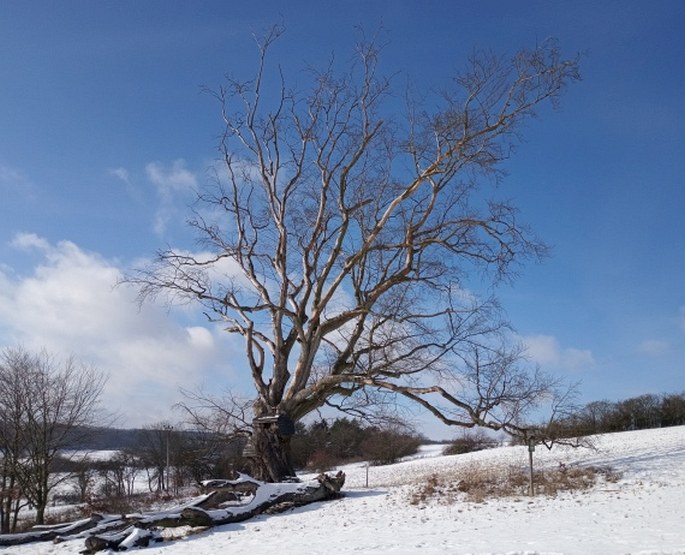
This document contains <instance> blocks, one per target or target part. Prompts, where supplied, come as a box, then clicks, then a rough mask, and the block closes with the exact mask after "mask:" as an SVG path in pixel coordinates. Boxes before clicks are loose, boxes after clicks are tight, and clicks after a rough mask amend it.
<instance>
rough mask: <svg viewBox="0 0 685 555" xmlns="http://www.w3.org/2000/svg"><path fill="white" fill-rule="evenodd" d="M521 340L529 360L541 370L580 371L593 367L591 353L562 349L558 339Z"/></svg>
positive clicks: (583, 350) (534, 337)
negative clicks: (547, 368)
mask: <svg viewBox="0 0 685 555" xmlns="http://www.w3.org/2000/svg"><path fill="white" fill-rule="evenodd" d="M522 340H523V343H524V345H525V346H526V352H527V354H528V356H529V357H530V359H531V360H532V361H533V362H536V363H537V364H539V365H540V366H541V367H543V369H544V368H545V367H551V368H556V369H562V370H582V369H585V368H589V367H592V366H594V365H595V359H594V356H593V355H592V351H590V350H587V349H576V348H574V347H562V346H561V345H560V344H559V341H558V339H557V338H556V337H553V336H551V335H533V336H527V337H523V338H522Z"/></svg>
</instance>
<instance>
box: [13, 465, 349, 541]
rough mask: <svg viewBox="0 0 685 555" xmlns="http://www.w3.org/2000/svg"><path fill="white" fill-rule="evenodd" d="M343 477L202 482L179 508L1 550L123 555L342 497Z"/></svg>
mask: <svg viewBox="0 0 685 555" xmlns="http://www.w3.org/2000/svg"><path fill="white" fill-rule="evenodd" d="M344 483H345V474H344V473H343V472H338V473H337V474H335V475H333V476H331V475H328V474H321V475H319V476H318V477H317V478H316V480H313V481H311V482H298V483H290V482H288V483H278V484H272V483H266V482H260V481H258V480H254V479H252V478H250V477H249V476H245V475H240V476H239V477H238V478H237V479H236V480H212V481H211V482H205V483H204V484H203V488H204V489H205V491H206V490H209V489H210V488H211V490H210V491H207V492H206V493H205V494H204V495H202V496H200V497H197V498H195V499H193V500H191V501H189V502H187V503H185V504H184V505H181V506H180V507H176V508H173V509H170V510H167V511H160V512H150V513H142V514H135V515H127V516H120V515H99V514H96V515H93V516H92V517H91V518H89V519H84V520H80V521H77V522H72V523H68V524H62V525H56V526H50V527H37V528H35V529H34V530H32V531H31V532H27V533H24V534H11V535H5V536H0V546H10V545H19V544H23V543H32V542H39V541H56V542H57V541H65V540H71V539H75V538H84V540H85V550H84V551H82V553H84V554H93V553H97V552H99V551H104V550H111V551H124V550H128V549H131V548H134V547H143V546H147V545H149V543H150V542H156V541H162V538H161V533H160V530H161V529H163V528H173V527H179V526H189V527H191V528H211V527H213V526H219V525H222V524H229V523H234V522H243V521H245V520H248V519H250V518H252V517H254V516H256V515H258V514H263V513H268V514H273V513H278V512H283V511H286V510H288V509H291V508H293V507H301V506H303V505H308V504H310V503H315V502H318V501H324V500H327V499H335V498H338V497H340V496H341V493H340V490H341V488H342V487H343V485H344Z"/></svg>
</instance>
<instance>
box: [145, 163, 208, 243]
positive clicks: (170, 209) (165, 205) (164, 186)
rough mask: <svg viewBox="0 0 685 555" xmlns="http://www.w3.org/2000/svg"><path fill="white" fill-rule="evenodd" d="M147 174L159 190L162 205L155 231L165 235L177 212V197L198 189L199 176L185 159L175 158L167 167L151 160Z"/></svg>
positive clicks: (146, 170) (156, 220)
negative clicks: (190, 168)
mask: <svg viewBox="0 0 685 555" xmlns="http://www.w3.org/2000/svg"><path fill="white" fill-rule="evenodd" d="M145 174H146V175H147V178H148V180H149V181H150V183H152V185H154V187H155V189H156V190H157V195H158V197H159V201H160V205H159V208H158V209H157V212H156V214H155V222H154V231H155V233H156V234H157V235H160V236H161V235H164V233H165V232H166V230H167V226H168V225H169V222H170V220H171V219H172V218H173V217H174V215H175V214H176V213H177V209H176V200H177V197H181V198H185V194H187V193H189V192H192V191H196V190H197V185H198V184H197V178H196V177H195V174H193V173H192V172H191V171H190V170H188V168H187V167H186V163H185V160H182V159H178V160H175V161H174V162H173V163H172V164H171V167H168V168H166V167H165V166H164V165H163V164H162V163H160V162H150V163H149V164H148V165H147V166H145Z"/></svg>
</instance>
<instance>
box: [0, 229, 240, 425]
mask: <svg viewBox="0 0 685 555" xmlns="http://www.w3.org/2000/svg"><path fill="white" fill-rule="evenodd" d="M12 245H14V246H15V247H16V248H19V249H22V250H27V249H34V250H37V251H38V252H39V253H40V254H41V255H42V258H41V261H40V263H39V264H38V265H37V266H36V267H35V268H34V269H33V272H32V273H31V275H29V276H28V277H22V278H19V277H16V276H15V275H14V274H13V273H11V272H3V271H2V269H0V345H2V346H5V345H13V344H22V345H24V346H26V347H27V348H29V349H40V348H43V347H45V348H46V349H48V350H49V351H51V352H53V353H55V354H57V355H67V354H72V353H73V354H76V355H77V356H79V357H80V358H81V359H83V360H84V361H86V362H88V363H90V364H93V365H95V366H97V367H99V368H101V369H102V370H104V371H106V372H108V373H109V375H110V379H109V383H108V385H107V391H106V395H107V402H108V404H109V403H114V406H110V408H111V409H112V410H117V409H119V408H120V407H121V408H125V409H126V412H127V414H129V415H130V418H129V421H128V422H127V424H140V423H144V422H151V421H154V420H159V419H162V418H165V417H167V416H168V411H169V408H170V407H171V405H173V403H175V402H176V401H178V400H179V398H178V387H179V386H183V387H186V388H192V387H194V386H195V385H197V384H199V383H201V382H203V381H206V380H207V379H209V377H210V376H211V379H212V380H216V376H221V375H223V377H224V378H223V379H224V380H225V379H226V378H228V379H230V378H231V367H230V366H229V365H228V364H227V363H226V361H230V360H236V359H237V357H235V355H233V356H232V352H233V351H232V349H233V347H232V345H233V343H232V342H231V340H230V339H229V338H227V337H226V334H225V333H223V332H222V331H221V330H219V329H218V328H213V327H206V326H205V325H202V324H201V323H200V322H201V321H200V322H190V323H189V325H181V324H180V323H178V321H176V320H174V318H172V317H170V315H169V312H168V310H167V309H166V308H164V307H160V306H155V305H150V304H148V305H145V306H143V307H142V308H140V309H139V308H138V306H137V304H136V303H135V293H136V292H135V291H133V290H131V289H130V288H128V287H125V286H118V287H117V286H115V285H116V284H117V283H118V282H119V281H120V279H121V278H122V271H121V270H120V268H119V267H117V265H116V264H114V263H113V262H111V261H109V260H106V259H104V258H102V257H101V256H99V255H98V254H96V253H92V252H86V251H84V250H83V249H81V248H80V247H79V246H78V245H76V244H74V243H72V242H69V241H62V242H59V243H57V244H51V243H49V242H48V241H46V240H45V239H43V238H41V237H38V236H36V235H33V234H21V235H17V236H16V237H15V238H14V240H13V241H12ZM172 316H173V314H172ZM188 318H189V315H188V314H184V319H185V320H188ZM224 383H228V382H227V381H224ZM218 387H219V386H218Z"/></svg>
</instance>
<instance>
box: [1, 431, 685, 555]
mask: <svg viewBox="0 0 685 555" xmlns="http://www.w3.org/2000/svg"><path fill="white" fill-rule="evenodd" d="M595 447H596V449H594V450H587V449H576V450H573V449H566V448H556V447H555V448H554V449H553V450H552V451H547V450H546V449H544V448H542V449H541V448H538V449H537V451H536V452H535V462H536V466H537V467H538V468H541V467H544V466H548V467H555V466H558V465H559V463H563V464H565V465H575V464H581V465H601V466H611V467H612V468H614V469H615V470H617V471H619V472H621V473H622V478H621V479H620V480H619V481H618V482H616V483H603V484H601V485H600V486H598V487H597V488H595V489H593V490H589V491H584V492H577V493H571V494H561V495H559V496H557V497H555V498H543V497H535V498H529V497H526V496H520V497H514V498H507V499H496V500H488V501H487V502H485V503H468V502H457V503H454V504H442V503H439V502H428V503H427V504H420V505H412V504H411V503H410V502H409V498H410V495H411V492H412V491H413V489H415V486H414V485H413V484H415V483H416V482H421V481H423V480H425V479H426V478H427V477H428V476H430V475H431V474H435V473H438V474H440V473H445V472H447V473H449V474H450V475H454V476H458V475H459V473H460V472H466V471H467V470H468V469H470V468H473V467H474V466H476V465H480V466H483V465H488V466H489V465H501V466H502V467H503V468H504V467H507V466H510V465H518V466H522V467H524V468H525V467H527V464H528V452H527V450H526V448H525V447H502V448H498V449H494V450H489V451H482V452H479V453H472V454H468V455H460V456H452V457H442V456H435V455H436V453H435V451H434V450H433V452H432V453H431V452H430V451H428V452H426V453H425V455H426V456H424V457H422V458H415V459H413V460H409V461H406V462H402V463H400V464H397V465H392V466H388V467H371V468H370V469H369V488H368V489H367V488H366V487H364V485H365V481H366V468H365V466H364V465H352V466H350V467H347V468H346V469H345V470H346V472H347V476H348V479H347V484H346V491H347V496H346V497H345V498H344V499H341V500H339V501H334V502H327V503H323V504H317V505H310V506H308V507H304V508H302V509H297V510H294V511H292V512H289V513H285V514H281V515H274V516H264V517H260V518H258V519H256V520H253V521H250V522H247V523H243V524H236V525H228V526H224V527H220V528H216V529H214V530H212V531H209V532H205V533H202V534H199V535H196V536H192V537H190V538H187V539H185V540H182V541H178V542H175V543H167V544H161V545H159V544H158V545H156V546H153V547H150V548H147V549H144V550H142V551H141V552H140V553H141V555H152V554H154V555H162V554H163V555H207V554H213V553H229V554H232V553H236V554H237V553H251V554H255V555H259V554H264V555H272V554H273V555H276V554H278V555H282V554H284V553H286V554H291V553H292V554H300V553H301V554H326V555H330V554H335V555H341V554H359V553H387V554H401V553H419V552H420V553H421V554H422V555H423V554H425V555H430V554H437V553H440V554H447V553H450V554H466V553H480V554H491V553H502V554H508V555H512V554H528V555H532V554H552V553H554V554H566V555H570V554H584V555H587V554H598V555H599V554H602V555H604V554H608V555H610V554H627V553H631V554H643V555H647V554H649V555H655V554H665V553H667V554H685V427H677V428H666V429H659V430H648V431H639V432H626V433H621V434H610V435H605V436H600V437H598V438H597V440H596V446H595ZM431 455H432V456H431ZM82 548H83V543H82V542H66V543H63V544H57V545H51V544H47V545H40V544H34V545H29V546H22V547H20V548H7V549H6V550H7V552H8V553H12V554H16V555H29V554H35V555H43V554H46V555H47V554H51V555H56V554H64V555H71V554H76V553H78V552H79V550H81V549H82Z"/></svg>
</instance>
